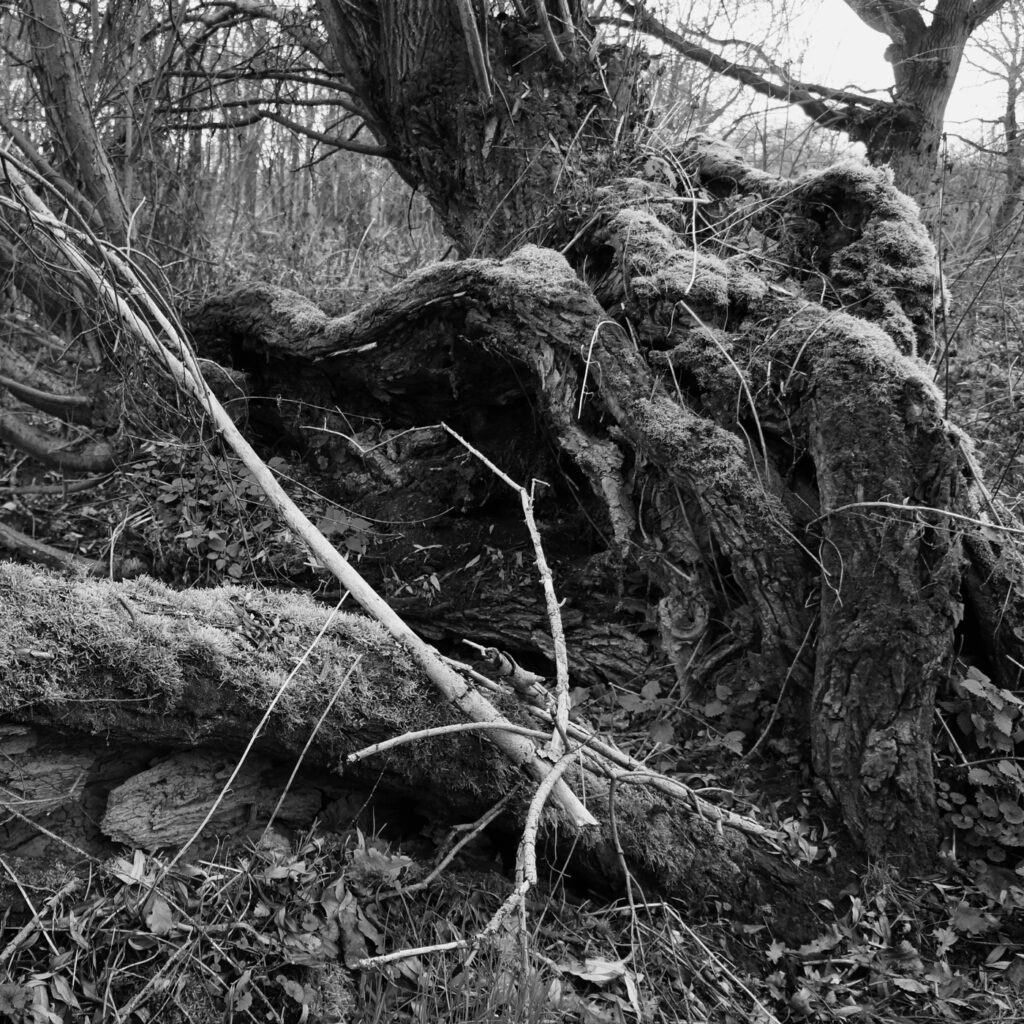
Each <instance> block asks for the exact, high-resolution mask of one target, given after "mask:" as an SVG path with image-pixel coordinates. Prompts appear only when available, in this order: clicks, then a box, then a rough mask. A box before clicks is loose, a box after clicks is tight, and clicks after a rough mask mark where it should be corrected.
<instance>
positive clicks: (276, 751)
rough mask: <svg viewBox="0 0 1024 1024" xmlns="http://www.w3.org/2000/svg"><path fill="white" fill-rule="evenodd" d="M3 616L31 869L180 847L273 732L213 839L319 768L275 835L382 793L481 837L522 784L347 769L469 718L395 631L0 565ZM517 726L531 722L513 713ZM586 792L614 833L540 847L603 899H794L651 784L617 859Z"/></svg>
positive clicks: (13, 747) (19, 836)
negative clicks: (376, 746)
mask: <svg viewBox="0 0 1024 1024" xmlns="http://www.w3.org/2000/svg"><path fill="white" fill-rule="evenodd" d="M0 608H2V609H3V613H4V618H5V621H6V624H7V630H6V632H5V634H4V635H3V637H2V638H0V728H2V729H3V730H4V731H3V732H2V733H0V746H2V747H3V751H4V754H5V755H6V756H5V757H4V758H3V759H2V763H0V805H2V807H3V808H4V809H6V810H7V811H8V812H14V817H15V819H16V821H15V822H11V821H9V822H8V823H7V825H6V826H5V831H4V833H2V834H0V843H2V845H3V846H4V848H5V849H7V850H12V849H19V848H20V847H21V846H23V845H24V844H26V843H27V844H29V847H30V849H26V850H23V851H22V852H33V853H37V854H38V853H43V852H45V853H47V854H49V855H52V854H53V853H55V852H63V853H64V855H65V856H67V855H68V854H67V851H66V850H64V851H61V850H60V845H61V843H65V842H71V843H73V844H74V845H75V846H78V847H79V848H81V847H82V846H83V845H85V846H86V847H88V848H89V849H90V850H94V851H98V850H100V849H103V848H107V849H109V848H110V844H111V842H112V841H114V842H128V843H130V844H132V845H144V846H149V847H151V848H156V847H160V846H165V845H174V844H175V843H179V842H181V841H182V836H183V835H185V833H186V832H188V833H190V832H191V831H192V829H193V828H194V827H195V825H196V824H197V822H198V821H199V820H201V812H202V813H205V805H204V804H203V801H204V800H209V799H215V798H216V794H217V792H219V790H220V788H222V787H223V783H224V780H225V779H226V778H227V775H228V774H229V768H230V766H232V765H234V764H237V762H238V760H239V759H240V757H241V753H242V751H243V749H244V748H245V746H246V745H247V743H248V742H249V740H250V739H251V737H252V736H253V734H254V732H256V731H257V730H258V729H259V736H258V738H257V739H256V742H255V743H254V744H253V747H252V752H251V754H250V755H249V757H248V759H247V761H246V765H247V768H246V770H245V771H244V772H243V773H241V774H240V776H239V778H238V779H236V780H235V783H236V785H233V786H232V787H231V788H232V789H233V791H234V792H233V795H230V796H228V798H227V799H226V801H225V802H224V803H223V805H222V806H221V807H220V808H219V816H217V817H215V818H214V820H213V822H212V824H211V826H210V831H211V832H212V833H213V834H214V835H217V836H222V835H223V834H224V833H234V832H237V831H238V830H239V829H240V828H244V827H245V826H246V825H250V826H251V825H253V824H257V825H260V824H262V823H265V821H266V820H267V817H268V814H269V811H270V810H272V809H273V805H274V803H276V800H277V797H278V796H280V794H281V792H283V790H284V787H285V785H286V780H287V777H288V774H289V770H290V769H291V768H293V767H294V765H295V763H296V760H297V758H298V757H299V755H300V752H302V751H303V750H305V753H304V755H303V763H302V771H301V772H300V773H299V775H298V776H297V778H296V781H295V782H294V783H293V786H292V794H291V798H290V801H286V804H285V806H284V808H283V812H282V814H281V815H279V817H278V821H282V820H283V821H284V823H285V824H291V825H293V826H296V827H298V826H303V825H306V824H309V823H310V822H312V820H313V819H314V818H316V817H317V816H318V815H327V816H330V814H331V813H332V808H333V809H335V810H336V808H337V807H338V806H339V805H340V804H345V803H346V796H345V794H346V793H351V792H355V793H357V794H364V793H367V792H369V791H371V790H372V791H373V793H374V798H375V800H377V799H379V800H380V801H381V806H383V807H385V808H388V810H387V811H385V813H392V814H398V815H406V816H411V817H415V818H416V821H415V822H413V823H412V824H413V826H414V827H419V826H420V825H422V823H423V822H424V821H429V822H430V823H431V824H433V825H445V824H449V823H452V822H464V821H469V820H473V819H474V818H475V817H477V816H478V815H479V814H480V813H481V812H482V811H483V810H485V809H486V808H487V807H488V806H490V805H491V804H492V803H493V802H495V801H496V800H497V799H499V798H500V797H501V796H502V795H504V794H506V793H508V792H509V790H511V789H513V788H515V787H516V785H517V784H519V783H520V782H524V781H525V778H524V777H521V776H520V774H519V772H518V770H517V769H515V768H514V767H513V766H512V765H511V764H509V763H508V762H507V761H506V760H504V759H503V757H502V756H501V755H500V754H499V753H498V751H497V750H496V749H495V748H493V747H491V746H490V744H488V743H487V741H486V740H484V739H482V738H481V737H480V736H479V735H475V734H474V735H468V734H462V735H460V736H445V737H442V738H435V739H430V740H425V741H422V742H417V743H412V744H409V745H406V746H402V747H400V748H398V749H396V750H393V751H390V752H388V753H387V754H383V755H380V756H377V757H373V758H370V759H368V760H366V761H364V762H361V763H359V764H358V765H355V766H352V767H343V766H344V764H345V759H346V755H347V754H348V753H350V752H351V751H353V750H355V749H357V748H360V747H363V746H365V745H367V744H369V743H373V742H375V741H379V740H381V739H383V738H385V737H388V736H393V735H397V734H401V733H404V732H406V731H409V730H413V729H422V728H425V727H428V726H437V725H445V724H449V723H452V722H453V721H454V720H455V719H454V713H453V711H452V709H451V708H450V707H448V706H447V705H446V704H445V703H444V702H443V701H442V700H440V699H439V698H437V697H436V696H435V694H434V692H433V690H432V689H431V688H430V687H429V686H428V684H427V683H426V682H425V680H424V679H423V678H422V677H421V676H420V674H419V673H418V671H417V670H416V668H415V666H414V665H413V663H412V660H411V659H410V658H409V657H408V655H407V654H406V653H405V652H404V651H403V650H402V648H401V647H400V645H399V644H397V643H396V642H395V641H394V640H393V639H391V638H390V637H389V636H388V635H387V634H386V633H385V632H384V631H383V630H382V629H381V628H380V627H379V626H377V625H376V624H375V623H373V622H371V621H369V620H368V619H365V618H362V617H359V616H356V615H352V614H348V613H346V612H332V610H331V609H329V608H325V607H323V606H322V605H318V604H317V603H315V602H314V601H312V600H311V599H309V598H307V597H305V596H300V595H297V594H281V593H268V592H259V591H255V590H248V589H244V588H238V587H228V588H220V589H216V590H207V591H199V590H194V591H187V592H176V591H173V590H171V589H169V588H167V587H165V586H163V585H161V584H158V583H156V582H154V581H153V580H150V579H147V578H142V579H138V580H132V581H128V582H125V583H120V584H118V583H111V582H107V581H102V580H91V579H67V578H65V577H60V576H57V575H54V574H50V573H46V572H42V571H37V570H32V569H29V568H26V567H24V566H18V565H15V564H0ZM328 619H330V621H329V622H328ZM325 626H326V628H325ZM321 630H323V635H322V637H321V638H320V639H319V640H318V641H317V642H315V643H314V641H315V640H316V638H317V635H318V633H320V631H321ZM300 662H301V665H300ZM356 662H358V663H356ZM297 666H299V667H298V668H297ZM275 697H276V698H277V699H276V701H275ZM332 699H333V702H334V703H333V706H332V708H331V710H330V713H329V714H327V715H326V716H324V717H323V720H322V722H320V719H321V716H322V715H323V712H324V710H325V707H326V705H327V704H328V702H330V701H332ZM272 702H274V705H273V711H272V713H270V714H269V715H267V712H268V708H269V707H270V706H271V703H272ZM502 710H503V711H504V712H505V713H506V714H507V715H508V716H509V717H510V718H513V719H515V718H517V717H520V718H521V717H522V716H521V715H520V714H519V713H518V712H517V707H516V701H515V698H514V697H511V696H510V697H509V698H507V700H505V701H504V702H503V707H502ZM265 716H266V723H265V725H263V727H262V728H259V727H260V723H261V720H263V719H264V717H265ZM318 723H319V724H318ZM311 734H312V739H310V737H311ZM307 745H308V749H306V748H307ZM190 773H191V776H192V777H191V778H190V777H189V776H190ZM570 778H571V779H572V781H573V784H574V785H576V786H578V787H579V790H580V791H581V792H584V793H585V794H586V798H587V801H588V805H589V806H590V807H592V809H593V811H594V813H595V814H596V815H597V816H598V817H599V818H601V819H602V822H603V823H604V824H602V826H601V828H599V829H589V830H584V831H583V833H575V834H574V833H573V830H572V829H571V828H570V827H569V826H568V825H567V823H566V822H565V821H560V820H559V818H558V816H557V815H556V814H555V813H554V812H551V813H549V815H548V820H547V824H546V827H545V828H544V830H543V831H542V837H541V846H542V848H543V850H544V853H545V854H546V855H547V856H548V857H550V858H552V859H558V860H559V861H560V862H561V863H562V864H563V865H564V864H565V863H566V862H567V861H568V864H569V866H570V868H571V869H572V870H575V871H578V872H580V873H581V874H582V876H583V877H584V878H585V879H586V881H587V882H588V883H590V884H598V885H601V886H603V887H606V888H611V889H613V890H614V889H616V888H618V886H619V885H621V881H622V876H621V869H622V867H623V866H626V865H628V867H629V870H630V871H631V872H632V873H633V874H634V876H635V877H636V878H637V879H639V880H642V881H643V883H644V884H645V886H648V887H650V889H649V890H648V891H658V892H661V893H663V894H667V895H675V896H682V895H686V896H688V897H697V898H707V897H709V896H714V897H716V898H721V897H727V898H729V899H731V900H733V901H734V902H735V904H736V905H737V906H738V907H742V906H744V905H746V906H748V907H750V908H753V907H754V906H755V905H756V904H757V903H758V902H763V900H764V899H765V896H766V892H768V891H769V889H771V888H774V887H775V886H777V885H778V884H779V880H780V878H783V877H787V881H786V884H789V882H791V881H792V873H791V872H787V869H786V868H785V866H784V865H783V863H782V862H781V860H776V859H775V858H771V857H768V856H766V855H765V853H764V851H757V850H755V849H754V847H753V845H752V844H751V843H750V842H748V840H747V839H746V838H744V837H743V836H741V835H739V834H737V833H733V832H731V831H730V830H729V829H726V830H724V831H723V830H722V829H720V828H718V829H716V828H715V827H713V826H712V824H711V823H710V822H708V821H705V820H702V819H700V818H698V817H695V816H693V815H691V814H690V813H688V812H687V811H685V810H684V809H683V808H682V807H681V806H678V805H676V804H675V803H674V802H673V801H672V800H671V799H669V798H666V797H665V796H663V795H658V794H653V793H652V792H650V791H648V790H647V789H646V788H645V787H643V786H638V785H630V786H623V785H620V786H618V787H616V793H615V797H614V798H615V818H616V827H617V833H618V844H619V846H620V847H621V851H622V855H621V857H620V856H619V854H618V853H617V852H616V844H615V842H614V839H613V836H612V833H611V830H610V828H609V825H608V818H609V815H608V793H609V791H608V785H607V780H605V779H603V778H601V776H600V775H594V774H591V773H588V774H587V775H586V776H585V777H584V776H581V775H576V776H570ZM147 786H148V787H149V788H148V789H147ZM520 792H521V793H522V798H521V799H519V800H513V801H512V802H511V803H510V805H509V810H508V812H507V815H506V817H505V819H504V821H503V823H502V824H501V827H502V828H503V829H504V833H505V834H506V835H507V836H508V837H509V842H510V844H511V843H514V842H515V841H517V839H518V826H519V825H520V823H521V820H522V815H523V812H524V809H525V807H526V804H527V802H528V800H529V797H530V795H531V793H532V788H531V787H530V786H529V785H522V786H521V788H520ZM176 801H177V802H176ZM348 803H349V804H350V805H355V804H357V803H358V801H354V800H352V799H351V797H349V798H348ZM334 816H335V817H337V815H336V813H335V815H334ZM33 823H34V824H33ZM378 823H379V824H382V823H383V822H382V821H381V820H380V819H378ZM335 824H336V825H338V826H339V827H344V824H345V823H344V822H336V823H335ZM392 824H397V825H398V827H399V829H401V826H402V824H403V823H402V822H401V821H399V822H397V823H396V822H392ZM406 824H408V822H406ZM62 826H67V828H68V829H70V830H71V835H70V836H68V835H65V834H62V833H61V827H62ZM42 837H49V839H50V843H49V844H47V843H46V842H44V841H43V838H42ZM54 844H56V846H55V845H54Z"/></svg>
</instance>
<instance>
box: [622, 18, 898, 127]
mask: <svg viewBox="0 0 1024 1024" xmlns="http://www.w3.org/2000/svg"><path fill="white" fill-rule="evenodd" d="M619 6H620V7H621V8H622V9H623V10H624V11H626V12H627V13H628V14H630V16H631V17H632V19H633V20H632V21H625V20H622V19H606V20H602V23H604V24H614V25H618V26H619V27H622V28H636V29H637V30H639V31H641V32H643V33H645V34H646V35H649V36H651V37H653V38H655V39H658V40H660V41H661V42H663V43H665V44H667V45H668V46H671V47H672V49H674V50H675V51H676V52H678V53H679V54H681V55H682V56H684V57H686V58H687V59H688V60H692V61H695V62H696V63H698V64H701V65H703V66H704V67H706V68H708V69H709V70H710V71H714V72H715V73H716V74H719V75H723V76H724V77H726V78H731V79H733V80H734V81H737V82H739V83H741V84H742V85H745V86H747V87H748V88H750V89H753V90H754V91H755V92H757V93H760V94H761V95H762V96H768V97H770V98H771V99H776V100H781V101H783V102H785V103H791V104H794V105H795V106H797V107H799V108H800V109H801V110H802V111H803V112H804V113H805V114H806V115H807V116H808V117H810V118H811V120H812V121H815V122H816V123H818V124H820V125H822V126H823V127H826V128H839V129H843V130H850V129H852V128H853V127H854V125H855V123H856V121H857V120H858V118H860V117H863V116H864V115H865V114H869V113H870V114H874V115H876V116H879V115H882V114H884V113H885V112H887V111H888V110H890V109H891V108H892V104H891V103H889V102H887V101H885V100H878V99H873V98H871V97H869V96H862V95H860V94H859V93H853V92H848V91H846V90H839V89H830V88H828V87H827V86H823V85H815V84H811V83H807V82H800V81H797V80H796V79H793V78H791V77H790V76H789V75H788V74H787V73H786V71H785V70H784V69H783V68H780V67H778V66H776V65H772V66H771V70H772V72H773V73H774V75H775V77H776V79H778V80H777V81H773V80H772V79H770V78H767V77H766V76H765V75H764V74H763V73H762V72H761V71H759V70H758V69H756V68H753V67H751V66H749V65H745V64H737V63H736V62H735V61H731V60H728V59H727V58H725V57H723V56H721V55H720V54H717V53H714V52H713V51H712V50H708V49H706V48H705V47H703V46H699V45H698V44H696V43H693V42H691V41H690V40H689V39H687V38H686V37H685V36H683V35H682V34H680V33H679V32H676V31H674V30H673V29H671V28H669V27H668V26H667V25H666V24H665V23H664V22H663V21H661V20H660V19H658V18H656V17H655V16H654V15H653V14H652V13H651V12H650V11H648V10H646V9H645V8H644V7H642V6H641V5H640V4H635V3H628V2H625V0H619Z"/></svg>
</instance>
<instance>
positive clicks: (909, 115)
mask: <svg viewBox="0 0 1024 1024" xmlns="http://www.w3.org/2000/svg"><path fill="white" fill-rule="evenodd" d="M847 4H848V5H849V6H850V7H851V8H853V10H854V11H855V12H856V13H857V15H858V16H859V17H860V18H861V19H862V20H863V21H864V22H865V23H866V24H868V25H870V26H871V27H872V28H874V29H876V30H877V31H879V32H882V33H884V34H885V35H886V36H888V37H889V40H890V45H889V47H888V48H887V50H886V53H885V57H886V60H888V61H889V63H891V64H892V66H893V76H894V78H895V88H894V92H893V95H894V96H895V102H894V103H893V104H892V106H891V107H890V108H889V109H888V110H884V109H883V110H881V111H880V112H879V113H878V114H875V115H872V116H868V117H865V118H864V120H863V122H862V123H861V124H859V125H856V126H855V127H854V129H853V130H852V131H851V133H850V134H851V138H854V139H855V140H858V141H861V142H863V143H864V144H865V145H866V146H867V150H868V158H869V159H870V160H871V162H872V163H873V164H877V165H884V164H888V165H889V166H890V167H892V169H893V174H894V177H895V181H896V184H897V186H898V187H899V188H901V189H902V190H903V191H904V192H907V193H908V194H909V195H912V196H913V197H914V198H915V199H916V200H917V201H918V202H919V203H920V204H921V206H922V207H923V208H924V209H925V210H926V211H927V216H928V219H929V220H930V221H932V220H934V217H935V212H936V211H934V210H933V209H931V207H932V205H933V199H934V196H935V193H936V192H937V189H938V186H939V181H940V177H941V175H940V168H939V156H940V148H941V145H942V129H943V121H944V118H945V112H946V107H947V105H948V103H949V97H950V96H951V95H952V92H953V87H954V85H955V84H956V76H957V74H958V72H959V70H960V63H961V61H962V59H963V54H964V48H965V47H966V45H967V41H968V40H969V38H970V36H971V33H972V32H973V31H974V30H975V29H976V28H977V27H978V25H979V24H980V23H981V22H982V21H983V20H984V19H985V18H987V17H989V16H990V15H991V14H993V13H994V12H995V11H996V10H998V9H999V7H1001V6H1002V4H1001V3H997V2H995V3H985V4H982V3H979V2H977V0H939V3H937V4H936V5H935V9H934V12H933V13H932V16H931V21H930V22H927V23H926V22H925V20H924V17H923V15H922V13H921V11H920V10H918V9H917V5H913V4H890V3H887V2H885V0H882V2H878V0H847Z"/></svg>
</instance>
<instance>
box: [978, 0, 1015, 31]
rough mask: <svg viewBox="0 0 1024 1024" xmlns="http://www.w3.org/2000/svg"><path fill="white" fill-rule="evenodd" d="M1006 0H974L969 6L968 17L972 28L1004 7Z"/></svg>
mask: <svg viewBox="0 0 1024 1024" xmlns="http://www.w3.org/2000/svg"><path fill="white" fill-rule="evenodd" d="M1006 4H1007V0H975V2H974V6H973V7H972V8H971V13H970V19H971V26H972V28H976V27H977V26H978V25H980V24H981V23H982V22H983V21H987V20H988V19H989V18H991V17H992V15H993V14H995V13H996V12H997V11H999V10H1000V9H1002V8H1003V7H1005V6H1006Z"/></svg>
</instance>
